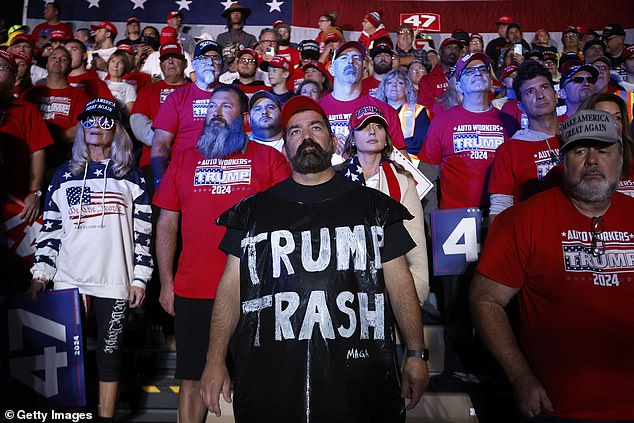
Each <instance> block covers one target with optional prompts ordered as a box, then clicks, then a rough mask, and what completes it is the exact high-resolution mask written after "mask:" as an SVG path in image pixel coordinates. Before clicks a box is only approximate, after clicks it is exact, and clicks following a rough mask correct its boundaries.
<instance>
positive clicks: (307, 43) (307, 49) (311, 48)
mask: <svg viewBox="0 0 634 423" xmlns="http://www.w3.org/2000/svg"><path fill="white" fill-rule="evenodd" d="M297 50H299V52H300V53H301V54H303V55H306V53H308V54H310V53H316V54H317V57H319V43H317V41H315V40H304V41H302V42H301V43H299V45H298V46H297Z"/></svg>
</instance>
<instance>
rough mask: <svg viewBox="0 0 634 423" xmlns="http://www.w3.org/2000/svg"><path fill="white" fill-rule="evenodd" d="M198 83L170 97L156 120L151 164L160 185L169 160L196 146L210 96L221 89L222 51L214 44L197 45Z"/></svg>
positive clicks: (209, 42) (201, 43)
mask: <svg viewBox="0 0 634 423" xmlns="http://www.w3.org/2000/svg"><path fill="white" fill-rule="evenodd" d="M192 65H193V66H194V71H195V72H196V82H195V83H193V84H187V85H185V86H184V87H182V88H179V89H177V90H176V91H174V92H173V93H172V94H170V95H169V96H168V97H167V99H166V100H165V103H164V104H163V105H161V108H160V109H159V112H158V113H157V115H156V117H155V118H154V122H153V127H154V136H153V137H152V147H151V148H152V150H151V157H152V158H151V163H152V172H153V173H154V181H155V183H156V184H157V185H158V183H159V182H160V180H161V178H162V177H163V174H164V173H165V170H166V169H167V165H168V164H169V159H170V157H174V156H176V155H177V154H178V153H179V152H180V151H182V150H185V149H186V148H189V147H192V146H194V145H196V141H197V140H198V136H199V135H200V131H201V130H202V129H203V124H204V123H205V116H206V115H207V106H208V104H209V98H210V97H211V92H212V91H213V90H214V88H215V87H217V86H218V76H220V70H221V69H222V49H221V48H220V46H219V45H218V43H216V42H215V41H211V40H203V41H201V42H199V43H198V44H196V48H195V49H194V58H193V63H192Z"/></svg>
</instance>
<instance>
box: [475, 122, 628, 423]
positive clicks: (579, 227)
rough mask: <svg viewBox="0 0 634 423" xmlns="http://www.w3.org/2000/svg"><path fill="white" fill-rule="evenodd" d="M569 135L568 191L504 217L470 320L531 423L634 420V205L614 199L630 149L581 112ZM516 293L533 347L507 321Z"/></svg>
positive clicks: (485, 259)
mask: <svg viewBox="0 0 634 423" xmlns="http://www.w3.org/2000/svg"><path fill="white" fill-rule="evenodd" d="M560 135H561V138H562V145H561V148H560V152H561V155H562V157H563V164H564V184H563V187H556V188H552V189H550V190H548V191H545V192H542V193H540V194H537V195H535V196H533V197H531V198H530V199H528V200H527V201H525V202H523V203H521V204H518V205H516V206H514V207H511V208H509V209H507V210H505V211H504V212H502V213H500V214H499V215H498V216H497V217H496V218H495V222H494V223H493V225H492V227H491V229H490V230H489V233H488V235H487V239H486V244H485V246H484V250H483V253H482V256H481V257H480V262H479V263H478V267H477V274H476V276H475V277H474V279H473V281H472V285H471V292H470V303H471V310H472V312H473V315H474V319H475V321H476V324H477V327H478V329H479V331H480V334H481V336H482V338H483V339H484V341H485V343H486V344H487V345H488V347H489V349H490V350H491V352H492V353H493V355H494V356H495V357H496V359H497V360H498V361H499V362H500V364H501V365H502V367H503V368H504V370H505V372H506V375H507V376H508V378H509V381H510V383H511V385H512V386H513V390H514V391H515V396H516V400H517V403H518V405H519V410H520V411H521V412H522V414H524V415H525V416H526V417H528V418H529V419H530V421H531V422H546V423H550V422H563V421H566V422H589V421H592V422H596V421H633V420H634V402H632V392H633V389H634V383H633V382H632V381H633V380H634V362H633V361H632V355H633V354H634V338H633V337H631V336H628V335H627V334H631V333H633V331H634V314H632V312H631V307H632V301H634V284H633V283H632V280H633V279H634V220H632V218H631V216H632V210H634V199H632V198H630V197H628V196H626V195H624V194H621V193H619V192H615V190H616V187H617V184H618V181H619V178H620V174H621V167H622V164H623V141H622V138H621V135H620V133H619V130H618V129H617V126H616V124H615V122H614V120H613V118H612V116H611V115H610V113H607V112H604V111H598V110H582V111H579V112H577V113H575V114H574V115H572V116H571V117H570V118H569V119H567V120H566V121H564V122H563V123H562V125H561V130H560ZM500 263H504V265H503V266H500ZM517 294H519V295H518V299H519V305H520V316H521V324H520V327H521V333H520V338H521V345H522V348H520V346H519V344H518V343H517V342H516V340H515V337H514V335H513V332H512V331H511V326H510V324H509V320H508V317H507V315H506V313H505V311H504V308H505V306H506V305H507V304H508V302H509V301H510V300H511V298H512V297H514V296H515V295H517ZM589 380H591V381H592V383H588V381H589Z"/></svg>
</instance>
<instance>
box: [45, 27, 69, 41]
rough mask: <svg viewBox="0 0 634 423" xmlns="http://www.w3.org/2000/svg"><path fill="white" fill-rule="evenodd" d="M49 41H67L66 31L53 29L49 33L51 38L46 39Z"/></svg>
mask: <svg viewBox="0 0 634 423" xmlns="http://www.w3.org/2000/svg"><path fill="white" fill-rule="evenodd" d="M48 39H49V40H50V41H53V40H60V41H66V40H67V39H68V34H67V33H66V31H62V30H61V29H55V30H53V31H52V32H51V36H50V37H49V38H48Z"/></svg>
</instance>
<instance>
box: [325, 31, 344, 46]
mask: <svg viewBox="0 0 634 423" xmlns="http://www.w3.org/2000/svg"><path fill="white" fill-rule="evenodd" d="M340 39H341V37H340V36H339V34H337V33H336V32H334V31H333V32H329V33H328V34H326V38H325V39H324V41H325V42H326V43H330V42H333V41H339V40H340Z"/></svg>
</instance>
